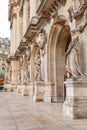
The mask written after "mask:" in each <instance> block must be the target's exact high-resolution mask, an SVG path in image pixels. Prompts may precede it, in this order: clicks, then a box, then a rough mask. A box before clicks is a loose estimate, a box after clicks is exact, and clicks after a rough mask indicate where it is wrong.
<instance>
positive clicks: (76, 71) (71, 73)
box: [66, 31, 85, 78]
mask: <svg viewBox="0 0 87 130" xmlns="http://www.w3.org/2000/svg"><path fill="white" fill-rule="evenodd" d="M71 36H72V37H71V38H72V40H71V42H70V44H69V46H68V49H67V51H66V72H67V78H70V77H74V78H78V77H85V75H84V74H82V73H81V69H80V65H79V38H78V36H77V35H76V33H75V31H72V32H71Z"/></svg>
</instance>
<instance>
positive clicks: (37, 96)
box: [34, 81, 45, 102]
mask: <svg viewBox="0 0 87 130" xmlns="http://www.w3.org/2000/svg"><path fill="white" fill-rule="evenodd" d="M44 93H45V84H44V82H43V81H37V82H35V90H34V101H35V102H37V101H44Z"/></svg>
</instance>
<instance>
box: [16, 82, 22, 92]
mask: <svg viewBox="0 0 87 130" xmlns="http://www.w3.org/2000/svg"><path fill="white" fill-rule="evenodd" d="M22 89H23V86H22V85H21V84H19V85H17V93H22Z"/></svg>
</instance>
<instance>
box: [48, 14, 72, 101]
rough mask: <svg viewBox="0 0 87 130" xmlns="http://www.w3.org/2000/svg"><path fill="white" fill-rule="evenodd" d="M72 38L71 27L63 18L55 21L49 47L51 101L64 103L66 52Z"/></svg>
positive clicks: (60, 17) (59, 17)
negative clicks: (70, 37)
mask: <svg viewBox="0 0 87 130" xmlns="http://www.w3.org/2000/svg"><path fill="white" fill-rule="evenodd" d="M69 36H70V27H69V24H68V22H67V20H66V19H65V17H63V16H58V17H57V18H56V19H55V20H54V24H53V26H52V30H51V33H50V39H49V45H48V59H49V60H48V71H49V75H48V80H49V82H50V83H51V84H52V86H51V90H52V91H51V101H52V102H63V101H64V75H65V57H66V54H65V51H66V48H67V44H68V40H69Z"/></svg>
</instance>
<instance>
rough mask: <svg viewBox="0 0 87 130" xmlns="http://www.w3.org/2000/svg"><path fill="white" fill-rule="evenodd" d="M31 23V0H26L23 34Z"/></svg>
mask: <svg viewBox="0 0 87 130" xmlns="http://www.w3.org/2000/svg"><path fill="white" fill-rule="evenodd" d="M28 24H29V1H28V0H24V7H23V35H24V34H25V32H26V30H27V27H28Z"/></svg>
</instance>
